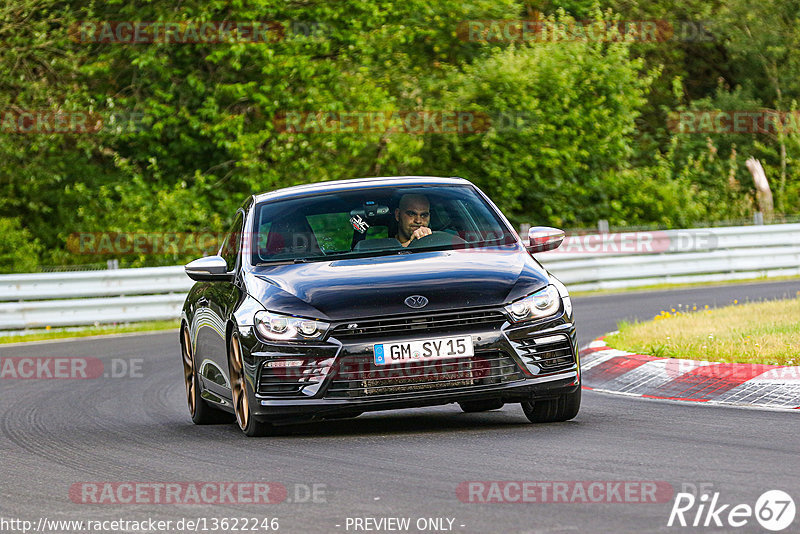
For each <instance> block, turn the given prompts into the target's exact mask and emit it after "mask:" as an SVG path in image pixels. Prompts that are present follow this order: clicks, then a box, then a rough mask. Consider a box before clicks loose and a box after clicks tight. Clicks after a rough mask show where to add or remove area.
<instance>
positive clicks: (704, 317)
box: [606, 295, 800, 365]
mask: <svg viewBox="0 0 800 534" xmlns="http://www.w3.org/2000/svg"><path fill="white" fill-rule="evenodd" d="M798 297H799V298H794V299H787V300H772V301H765V302H753V303H748V304H738V303H734V304H733V305H731V306H726V307H724V308H717V309H713V310H709V309H701V310H698V309H696V308H694V309H690V310H685V311H681V310H677V311H676V310H675V309H674V308H673V309H671V310H669V311H667V310H664V311H662V312H661V313H660V314H659V315H657V316H656V317H654V318H653V320H652V321H647V322H636V323H621V324H620V326H619V333H617V334H614V335H611V336H608V337H606V342H607V343H608V346H609V347H613V348H615V349H619V350H625V351H628V352H636V353H639V354H650V355H653V356H658V357H662V358H686V359H690V360H708V361H714V362H739V363H765V364H773V365H800V295H798ZM734 302H735V301H734Z"/></svg>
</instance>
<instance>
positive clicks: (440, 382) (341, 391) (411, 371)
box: [325, 352, 524, 398]
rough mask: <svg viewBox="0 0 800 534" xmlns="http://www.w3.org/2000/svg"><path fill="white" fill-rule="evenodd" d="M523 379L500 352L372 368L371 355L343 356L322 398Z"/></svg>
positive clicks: (392, 392) (412, 391)
mask: <svg viewBox="0 0 800 534" xmlns="http://www.w3.org/2000/svg"><path fill="white" fill-rule="evenodd" d="M523 378H524V376H523V374H522V372H521V371H520V369H519V367H518V366H517V364H516V363H515V362H514V360H512V359H511V358H510V357H509V356H508V355H506V354H505V353H501V352H486V353H477V354H475V355H474V356H472V357H471V358H449V359H444V360H434V361H427V362H409V363H404V364H396V365H375V363H374V362H373V360H372V357H371V356H346V357H344V358H342V360H341V361H340V364H339V367H338V369H337V371H336V374H335V376H334V378H333V381H332V382H331V385H330V387H329V388H328V390H327V392H326V394H325V396H326V397H339V398H341V397H376V396H379V395H394V394H398V393H414V392H418V391H429V390H439V389H448V388H457V387H469V386H480V385H489V384H501V383H504V382H511V381H514V380H520V379H523Z"/></svg>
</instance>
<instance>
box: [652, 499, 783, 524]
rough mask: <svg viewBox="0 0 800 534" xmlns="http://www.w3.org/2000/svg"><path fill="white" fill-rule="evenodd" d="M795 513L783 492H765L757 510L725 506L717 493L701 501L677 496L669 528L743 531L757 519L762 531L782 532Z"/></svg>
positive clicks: (743, 505)
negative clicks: (707, 528) (742, 528)
mask: <svg viewBox="0 0 800 534" xmlns="http://www.w3.org/2000/svg"><path fill="white" fill-rule="evenodd" d="M795 512H796V509H795V503H794V499H792V497H791V496H790V495H789V494H788V493H786V492H785V491H781V490H769V491H765V492H764V493H763V494H761V496H760V497H759V498H758V499H757V500H756V502H755V505H754V506H751V505H750V504H747V503H740V504H731V503H725V502H722V501H721V500H720V494H719V492H718V491H716V492H714V493H713V494H709V493H703V494H702V495H700V496H699V497H696V496H695V495H694V494H693V493H686V492H681V493H678V494H677V495H676V496H675V502H674V503H673V505H672V511H671V512H670V514H669V520H668V521H667V526H668V527H672V526H676V527H678V526H679V527H729V528H740V527H743V526H745V525H748V524H752V520H753V519H754V518H755V520H756V521H757V522H758V524H759V525H761V527H762V528H765V529H767V530H770V531H772V532H779V531H781V530H784V529H786V528H788V527H789V526H790V525H791V524H792V522H793V521H794V517H795Z"/></svg>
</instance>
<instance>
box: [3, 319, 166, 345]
mask: <svg viewBox="0 0 800 534" xmlns="http://www.w3.org/2000/svg"><path fill="white" fill-rule="evenodd" d="M179 326H180V321H177V320H174V321H146V322H141V323H124V324H116V325H100V326H87V327H69V328H52V329H41V330H32V331H30V332H29V333H28V332H25V333H21V334H13V335H8V334H6V335H3V334H0V344H3V343H19V342H23V341H43V340H47V339H65V338H70V337H87V336H99V335H107V334H125V333H130V332H150V331H154V330H172V329H174V330H176V331H177V330H178V327H179Z"/></svg>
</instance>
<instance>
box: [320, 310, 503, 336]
mask: <svg viewBox="0 0 800 534" xmlns="http://www.w3.org/2000/svg"><path fill="white" fill-rule="evenodd" d="M505 320H506V317H505V315H503V313H502V312H500V311H497V310H478V311H462V312H444V313H431V314H425V315H413V316H406V317H390V318H386V319H368V320H362V321H358V320H353V321H350V322H349V323H347V324H340V325H338V326H336V327H335V328H334V329H333V331H332V333H331V336H332V337H335V338H336V339H339V340H342V341H343V340H350V339H360V338H373V337H379V336H392V335H398V334H407V333H409V332H414V333H416V332H419V333H426V332H435V331H438V330H441V331H448V332H452V331H457V330H458V329H460V328H462V327H472V328H474V327H475V326H476V325H480V326H491V327H496V328H500V326H502V324H503V322H504V321H505Z"/></svg>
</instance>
